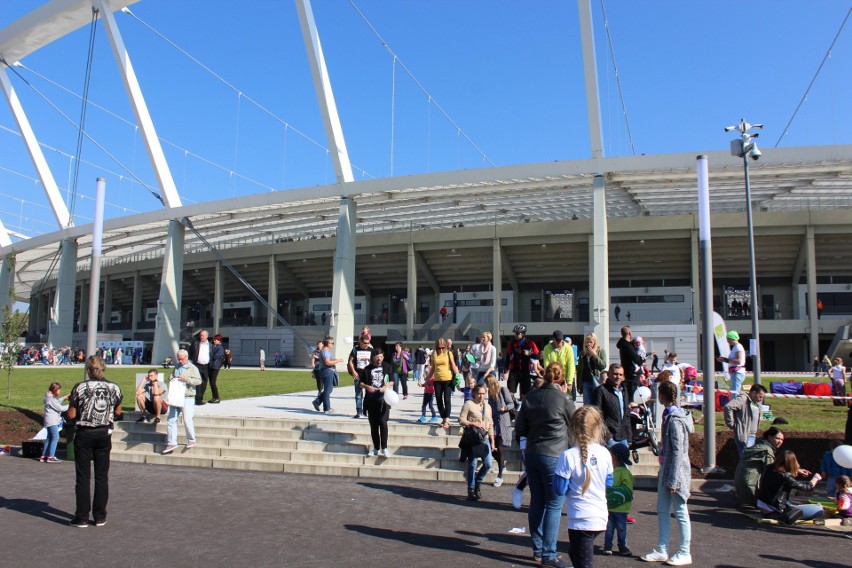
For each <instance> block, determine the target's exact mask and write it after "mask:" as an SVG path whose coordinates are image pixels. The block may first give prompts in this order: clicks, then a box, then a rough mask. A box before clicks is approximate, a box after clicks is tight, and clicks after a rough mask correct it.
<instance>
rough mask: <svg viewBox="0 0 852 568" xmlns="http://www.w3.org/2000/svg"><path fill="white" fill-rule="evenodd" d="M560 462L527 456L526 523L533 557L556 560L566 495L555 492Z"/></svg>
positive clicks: (525, 457)
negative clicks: (557, 542) (527, 506)
mask: <svg viewBox="0 0 852 568" xmlns="http://www.w3.org/2000/svg"><path fill="white" fill-rule="evenodd" d="M558 462H559V458H557V457H552V456H542V455H539V454H531V453H529V452H527V453H526V455H525V456H524V465H525V466H526V469H527V483H528V484H529V487H530V509H529V513H528V515H527V520H528V522H529V524H530V537H531V538H532V545H533V556H537V557H539V558H542V559H544V558H553V557H555V556H556V539H557V538H558V536H559V521H560V515H561V514H562V504H563V503H564V502H565V496H564V495H557V494H556V492H555V491H554V490H553V476H554V475H556V465H557V463H558Z"/></svg>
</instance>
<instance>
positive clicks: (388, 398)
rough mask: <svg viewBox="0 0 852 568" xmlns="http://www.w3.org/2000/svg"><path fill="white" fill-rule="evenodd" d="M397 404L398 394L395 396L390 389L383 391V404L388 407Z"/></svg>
mask: <svg viewBox="0 0 852 568" xmlns="http://www.w3.org/2000/svg"><path fill="white" fill-rule="evenodd" d="M398 402H399V395H398V394H396V393H395V392H394V391H393V390H392V389H388V390H386V391H385V404H387V405H388V406H395V405H396V404H397V403H398Z"/></svg>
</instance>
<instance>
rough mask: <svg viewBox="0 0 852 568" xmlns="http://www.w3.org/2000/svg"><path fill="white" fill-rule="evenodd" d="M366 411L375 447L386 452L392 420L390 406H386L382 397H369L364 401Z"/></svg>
mask: <svg viewBox="0 0 852 568" xmlns="http://www.w3.org/2000/svg"><path fill="white" fill-rule="evenodd" d="M364 410H366V411H367V418H368V420H369V421H370V436H371V437H372V438H373V447H374V448H376V449H377V450H384V449H385V448H387V447H388V419H389V418H390V406H389V405H387V404H385V401H384V400H383V399H382V398H381V397H377V396H368V397H366V400H364Z"/></svg>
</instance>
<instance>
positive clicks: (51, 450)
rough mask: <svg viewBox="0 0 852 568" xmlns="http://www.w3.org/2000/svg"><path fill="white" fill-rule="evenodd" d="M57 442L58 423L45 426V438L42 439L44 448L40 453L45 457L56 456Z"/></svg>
mask: <svg viewBox="0 0 852 568" xmlns="http://www.w3.org/2000/svg"><path fill="white" fill-rule="evenodd" d="M58 443H59V424H57V425H56V426H48V427H47V439H46V440H45V441H44V449H43V450H42V452H41V455H42V456H43V457H46V458H52V457H55V456H56V445H57V444H58Z"/></svg>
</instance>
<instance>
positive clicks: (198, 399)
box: [195, 363, 219, 404]
mask: <svg viewBox="0 0 852 568" xmlns="http://www.w3.org/2000/svg"><path fill="white" fill-rule="evenodd" d="M195 366H196V367H197V368H198V373H199V374H200V375H201V384H200V385H198V386H197V387H195V404H203V403H204V393H205V392H207V381H208V379H209V372H210V365H209V364H208V365H202V364H200V363H196V364H195ZM216 398H219V397H216Z"/></svg>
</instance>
